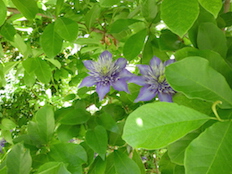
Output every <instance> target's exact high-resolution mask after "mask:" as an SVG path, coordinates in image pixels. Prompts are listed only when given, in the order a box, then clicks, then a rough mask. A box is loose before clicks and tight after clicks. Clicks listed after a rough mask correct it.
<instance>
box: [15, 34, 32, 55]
mask: <svg viewBox="0 0 232 174" xmlns="http://www.w3.org/2000/svg"><path fill="white" fill-rule="evenodd" d="M11 44H12V45H13V46H14V47H16V48H18V49H19V51H20V52H21V53H22V54H23V55H24V56H27V54H28V49H27V45H26V44H25V42H24V40H23V38H22V37H21V36H20V35H19V34H16V35H15V36H14V41H13V42H11Z"/></svg>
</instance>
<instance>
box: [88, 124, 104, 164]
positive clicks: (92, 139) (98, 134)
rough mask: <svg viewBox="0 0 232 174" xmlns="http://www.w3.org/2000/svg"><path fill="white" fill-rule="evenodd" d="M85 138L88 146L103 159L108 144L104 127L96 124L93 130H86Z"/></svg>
mask: <svg viewBox="0 0 232 174" xmlns="http://www.w3.org/2000/svg"><path fill="white" fill-rule="evenodd" d="M85 138H86V143H87V144H88V145H89V147H91V148H92V149H93V150H94V151H95V152H97V153H98V154H99V156H100V157H101V158H102V159H103V160H105V154H106V149H107V144H108V137H107V132H106V130H105V128H103V127H102V126H96V127H95V128H94V129H93V130H88V131H87V132H86V135H85Z"/></svg>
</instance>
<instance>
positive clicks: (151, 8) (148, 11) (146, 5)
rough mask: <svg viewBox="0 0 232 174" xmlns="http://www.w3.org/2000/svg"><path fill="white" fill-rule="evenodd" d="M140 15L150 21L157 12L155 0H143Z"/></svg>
mask: <svg viewBox="0 0 232 174" xmlns="http://www.w3.org/2000/svg"><path fill="white" fill-rule="evenodd" d="M141 10H142V15H143V17H144V18H145V19H146V20H147V21H148V22H152V21H153V20H154V19H155V17H156V15H157V12H158V8H157V5H156V0H145V1H143V3H142V9H141Z"/></svg>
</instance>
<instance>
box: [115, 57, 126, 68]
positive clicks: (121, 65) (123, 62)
mask: <svg viewBox="0 0 232 174" xmlns="http://www.w3.org/2000/svg"><path fill="white" fill-rule="evenodd" d="M126 64H127V61H126V59H124V58H119V59H117V60H116V61H115V65H116V66H118V67H119V69H120V70H122V69H124V68H125V67H126Z"/></svg>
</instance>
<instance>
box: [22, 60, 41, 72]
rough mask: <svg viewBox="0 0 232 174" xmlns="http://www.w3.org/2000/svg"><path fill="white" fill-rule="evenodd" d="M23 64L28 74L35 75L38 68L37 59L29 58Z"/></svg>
mask: <svg viewBox="0 0 232 174" xmlns="http://www.w3.org/2000/svg"><path fill="white" fill-rule="evenodd" d="M22 64H23V68H24V69H25V70H26V72H27V73H28V74H31V73H33V72H34V71H35V70H36V69H37V68H38V64H37V60H36V58H27V59H26V60H24V61H23V63H22Z"/></svg>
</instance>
